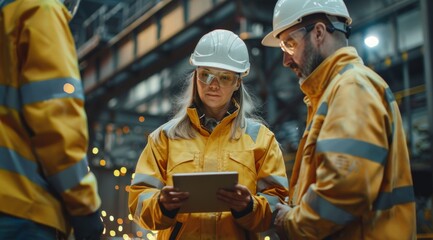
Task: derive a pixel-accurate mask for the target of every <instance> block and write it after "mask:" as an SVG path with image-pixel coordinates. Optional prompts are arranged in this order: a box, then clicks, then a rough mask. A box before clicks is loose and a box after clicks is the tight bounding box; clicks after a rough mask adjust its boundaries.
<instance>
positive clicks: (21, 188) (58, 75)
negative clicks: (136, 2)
mask: <svg viewBox="0 0 433 240" xmlns="http://www.w3.org/2000/svg"><path fill="white" fill-rule="evenodd" d="M70 19H71V15H70V14H69V12H68V11H67V10H66V8H65V7H64V6H63V5H62V4H61V2H60V1H57V0H38V1H34V0H14V1H13V0H6V1H3V4H2V5H1V6H0V179H1V187H0V212H2V213H6V214H10V215H13V216H16V217H20V218H24V219H29V220H32V221H35V222H38V223H41V224H45V225H48V226H51V227H53V228H56V229H58V230H59V231H62V232H64V233H67V232H68V231H69V226H68V225H69V224H68V223H67V220H66V217H65V212H66V213H67V215H71V216H83V215H87V214H89V213H93V212H95V211H96V210H97V209H98V208H99V207H100V198H99V196H98V194H97V183H96V178H95V176H94V175H93V173H91V172H90V171H89V168H88V163H87V158H86V153H87V144H88V132H87V131H88V130H87V119H86V113H85V111H84V108H83V106H84V94H83V88H82V83H81V80H80V76H79V68H78V61H77V56H76V52H75V45H74V40H73V37H72V35H71V33H70V30H69V26H68V22H69V20H70Z"/></svg>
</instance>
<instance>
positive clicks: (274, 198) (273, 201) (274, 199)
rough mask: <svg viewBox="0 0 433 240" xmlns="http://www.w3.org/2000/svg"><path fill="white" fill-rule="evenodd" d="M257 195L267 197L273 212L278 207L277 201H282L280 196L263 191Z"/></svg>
mask: <svg viewBox="0 0 433 240" xmlns="http://www.w3.org/2000/svg"><path fill="white" fill-rule="evenodd" d="M257 195H259V196H263V197H264V198H266V200H267V201H268V203H269V206H270V207H271V211H272V212H274V211H275V208H276V207H277V203H279V202H280V198H279V197H277V196H271V195H268V194H264V193H261V192H259V193H257Z"/></svg>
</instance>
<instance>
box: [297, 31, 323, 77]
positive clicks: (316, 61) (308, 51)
mask: <svg viewBox="0 0 433 240" xmlns="http://www.w3.org/2000/svg"><path fill="white" fill-rule="evenodd" d="M302 60H303V61H302V62H303V63H304V64H303V67H302V70H301V75H302V77H301V78H300V79H299V83H300V84H302V83H303V82H304V81H305V79H306V78H307V77H308V76H310V74H311V73H312V72H313V71H314V70H316V68H317V67H318V66H319V65H320V64H321V63H322V62H323V61H324V60H325V58H324V57H322V55H320V52H319V49H315V48H314V46H313V43H312V42H311V40H310V38H307V40H306V41H305V49H304V57H303V59H302Z"/></svg>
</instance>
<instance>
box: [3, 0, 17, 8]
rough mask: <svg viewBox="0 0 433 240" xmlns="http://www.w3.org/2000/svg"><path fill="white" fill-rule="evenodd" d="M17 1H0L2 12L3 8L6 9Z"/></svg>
mask: <svg viewBox="0 0 433 240" xmlns="http://www.w3.org/2000/svg"><path fill="white" fill-rule="evenodd" d="M13 1H15V0H4V1H0V10H1V9H2V8H4V7H5V6H6V5H8V4H9V3H12V2H13Z"/></svg>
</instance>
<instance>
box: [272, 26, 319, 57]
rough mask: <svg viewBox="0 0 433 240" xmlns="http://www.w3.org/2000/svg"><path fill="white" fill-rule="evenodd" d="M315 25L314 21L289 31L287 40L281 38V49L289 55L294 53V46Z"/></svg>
mask: <svg viewBox="0 0 433 240" xmlns="http://www.w3.org/2000/svg"><path fill="white" fill-rule="evenodd" d="M315 25H316V23H313V24H310V25H307V26H305V27H302V28H300V29H298V30H296V31H293V32H291V33H290V34H289V39H288V40H283V41H281V42H280V47H281V50H282V51H283V52H286V53H288V54H289V55H293V54H295V51H296V47H297V46H298V45H299V44H300V42H301V41H302V40H304V38H305V36H307V34H308V33H309V32H311V31H312V30H313V29H314V26H315Z"/></svg>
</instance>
